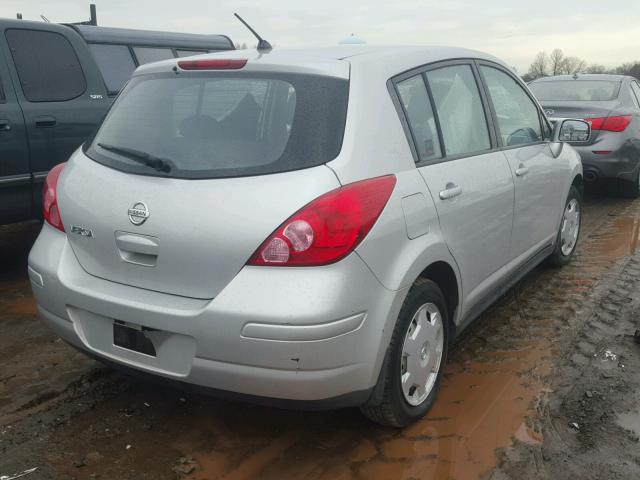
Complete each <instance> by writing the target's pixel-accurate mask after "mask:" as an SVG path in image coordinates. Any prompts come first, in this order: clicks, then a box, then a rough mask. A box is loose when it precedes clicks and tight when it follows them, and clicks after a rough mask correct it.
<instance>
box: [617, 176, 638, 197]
mask: <svg viewBox="0 0 640 480" xmlns="http://www.w3.org/2000/svg"><path fill="white" fill-rule="evenodd" d="M620 193H621V194H622V196H623V197H625V198H638V197H640V169H638V173H637V174H636V179H635V181H626V182H623V183H622V185H621V189H620Z"/></svg>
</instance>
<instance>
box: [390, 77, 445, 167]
mask: <svg viewBox="0 0 640 480" xmlns="http://www.w3.org/2000/svg"><path fill="white" fill-rule="evenodd" d="M396 87H397V89H398V95H399V96H400V101H401V102H402V107H403V108H404V111H405V114H406V117H407V122H408V123H409V128H410V129H411V135H412V136H413V141H414V143H415V145H416V150H417V152H418V158H419V161H421V162H422V161H425V160H431V159H434V158H440V157H442V151H441V149H440V140H439V139H438V130H437V129H436V122H435V119H434V116H433V110H432V109H431V102H430V101H429V94H428V92H427V87H426V85H425V83H424V78H423V77H422V75H416V76H415V77H411V78H408V79H406V80H403V81H401V82H398V84H397V85H396Z"/></svg>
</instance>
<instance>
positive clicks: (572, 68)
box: [560, 57, 587, 75]
mask: <svg viewBox="0 0 640 480" xmlns="http://www.w3.org/2000/svg"><path fill="white" fill-rule="evenodd" d="M586 69H587V62H585V61H584V60H582V59H581V58H578V57H564V61H563V62H562V65H561V67H560V71H561V73H563V74H565V75H574V74H576V73H583V72H584V71H585V70H586Z"/></svg>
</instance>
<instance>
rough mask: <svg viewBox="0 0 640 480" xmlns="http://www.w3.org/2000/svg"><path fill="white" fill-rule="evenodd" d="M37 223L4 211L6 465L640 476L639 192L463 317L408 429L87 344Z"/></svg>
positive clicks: (157, 474) (376, 474)
mask: <svg viewBox="0 0 640 480" xmlns="http://www.w3.org/2000/svg"><path fill="white" fill-rule="evenodd" d="M39 228H40V226H39V225H38V224H37V223H32V224H22V225H17V226H11V227H0V265H1V267H2V268H1V269H0V478H2V479H3V480H4V477H2V476H3V475H4V476H9V477H10V476H11V475H13V474H16V473H20V472H25V471H28V470H29V469H33V468H37V470H35V471H33V472H31V473H26V474H25V476H24V477H21V478H25V479H26V480H35V479H93V478H99V479H154V480H162V479H176V478H179V479H190V480H196V479H201V480H202V479H209V480H213V479H218V478H225V479H231V478H233V479H253V478H260V479H263V478H264V479H298V478H299V479H303V478H304V479H320V478H322V479H324V478H326V479H352V478H353V479H399V478H403V479H434V478H435V479H455V480H463V479H477V478H481V479H495V480H502V479H513V480H515V479H547V478H549V479H556V478H557V479H569V478H570V479H574V478H575V479H594V480H595V479H638V478H640V443H639V439H640V437H639V436H640V345H638V344H636V343H635V342H634V338H633V333H634V331H635V330H636V329H637V328H640V252H636V247H637V244H638V238H639V232H640V200H636V201H630V200H621V199H617V198H614V197H609V196H601V195H596V196H592V198H589V199H588V200H587V201H586V204H585V211H584V223H583V231H582V238H581V242H580V245H579V248H578V251H577V256H576V258H575V261H574V262H573V263H572V264H571V265H569V266H567V267H565V268H563V269H560V270H554V269H545V268H538V269H536V270H535V271H534V272H532V273H531V274H529V275H528V276H527V277H526V278H525V279H524V280H523V281H522V282H520V283H519V284H518V285H517V286H516V287H515V288H513V289H512V290H511V291H510V292H509V293H508V294H507V295H505V297H504V298H503V299H501V300H500V301H499V302H498V303H497V304H496V305H495V306H493V307H492V308H491V309H490V310H489V311H487V312H486V313H485V314H484V315H483V316H482V318H481V319H479V321H478V322H476V323H475V324H474V326H473V327H471V328H470V329H469V330H468V331H467V332H465V334H464V335H463V338H461V339H460V340H459V341H458V343H457V345H456V347H455V349H454V351H453V353H452V355H451V358H450V364H449V365H448V367H447V370H446V377H445V380H444V383H443V386H442V390H441V392H440V395H439V397H438V400H437V401H436V403H435V405H434V408H433V409H432V410H431V412H430V413H429V415H428V416H427V417H426V418H425V419H424V420H422V421H421V422H419V423H417V424H415V425H413V426H411V427H409V428H407V429H405V430H394V429H388V428H382V427H378V426H375V425H373V424H371V423H370V422H368V421H367V420H365V419H364V418H363V417H362V416H361V415H360V413H359V412H358V410H357V409H347V410H341V411H332V412H322V413H305V412H292V411H282V410H275V409H268V408H264V407H256V406H251V405H243V404H239V403H228V402H223V401H220V400H216V399H212V398H209V397H206V396H201V395H195V394H192V393H188V392H185V391H180V390H174V389H170V388H167V387H163V386H158V385H155V384H151V383H147V382H143V381H140V380H137V379H131V378H129V377H125V376H123V375H122V374H120V373H117V372H114V371H112V370H109V369H108V368H106V367H103V366H101V365H100V364H98V363H96V362H94V361H93V360H90V359H88V358H86V357H84V356H83V355H82V354H80V353H77V352H76V351H75V350H73V349H71V348H70V347H69V346H67V345H66V344H65V343H63V342H62V341H60V340H58V339H57V338H56V337H55V336H54V335H53V334H51V333H50V332H49V331H48V330H47V329H46V328H45V327H44V326H43V325H42V324H41V323H40V321H39V320H38V318H37V315H36V311H35V305H34V302H33V299H32V297H31V292H30V288H29V283H28V280H27V277H26V274H25V264H26V256H27V251H28V248H29V246H30V244H31V242H32V241H33V239H34V238H35V236H36V235H37V232H38V230H39Z"/></svg>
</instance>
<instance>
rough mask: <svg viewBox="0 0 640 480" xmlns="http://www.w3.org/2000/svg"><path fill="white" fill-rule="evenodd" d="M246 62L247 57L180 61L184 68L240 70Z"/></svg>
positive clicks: (181, 66)
mask: <svg viewBox="0 0 640 480" xmlns="http://www.w3.org/2000/svg"><path fill="white" fill-rule="evenodd" d="M246 64H247V59H246V58H216V59H202V60H180V61H179V62H178V66H179V67H180V68H181V69H182V70H240V69H241V68H242V67H244V66H245V65H246Z"/></svg>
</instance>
